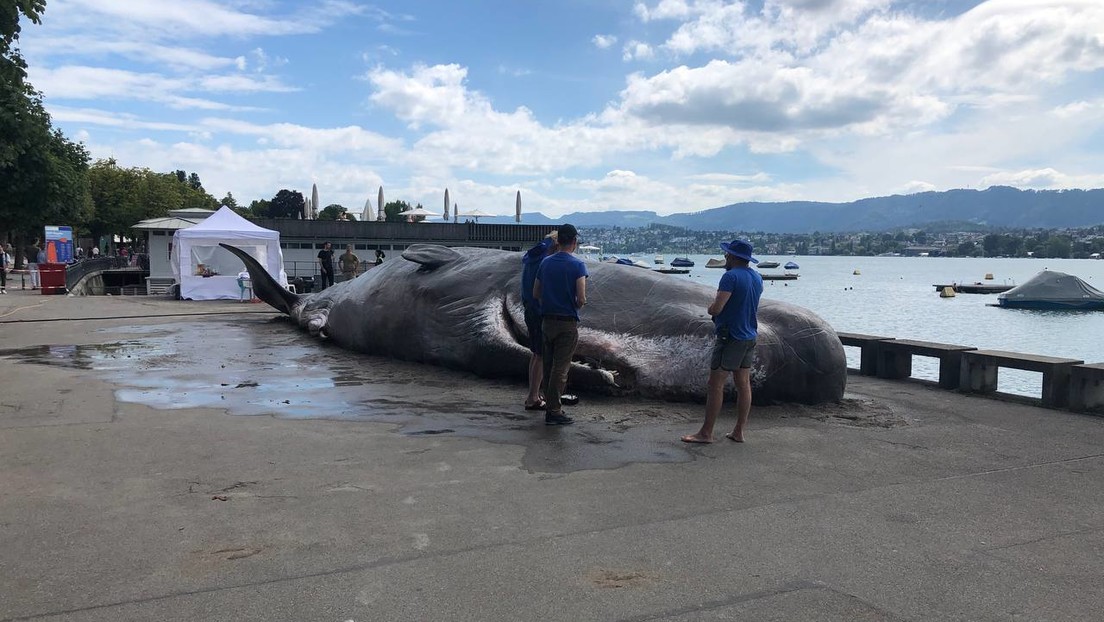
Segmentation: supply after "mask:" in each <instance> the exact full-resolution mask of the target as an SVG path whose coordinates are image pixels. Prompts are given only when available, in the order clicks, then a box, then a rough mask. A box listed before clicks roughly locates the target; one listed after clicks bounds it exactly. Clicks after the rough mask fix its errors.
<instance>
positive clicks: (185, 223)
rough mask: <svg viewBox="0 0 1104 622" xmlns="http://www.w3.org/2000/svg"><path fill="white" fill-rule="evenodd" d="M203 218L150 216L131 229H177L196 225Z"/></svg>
mask: <svg viewBox="0 0 1104 622" xmlns="http://www.w3.org/2000/svg"><path fill="white" fill-rule="evenodd" d="M202 220H203V218H195V217H192V218H174V217H172V216H164V217H162V218H150V219H148V220H143V221H142V222H140V223H138V224H136V225H134V226H133V227H131V229H139V230H147V231H149V230H157V231H176V230H178V229H187V228H188V227H192V226H194V225H195V224H196V223H198V222H201V221H202Z"/></svg>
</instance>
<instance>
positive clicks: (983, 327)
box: [634, 251, 1104, 396]
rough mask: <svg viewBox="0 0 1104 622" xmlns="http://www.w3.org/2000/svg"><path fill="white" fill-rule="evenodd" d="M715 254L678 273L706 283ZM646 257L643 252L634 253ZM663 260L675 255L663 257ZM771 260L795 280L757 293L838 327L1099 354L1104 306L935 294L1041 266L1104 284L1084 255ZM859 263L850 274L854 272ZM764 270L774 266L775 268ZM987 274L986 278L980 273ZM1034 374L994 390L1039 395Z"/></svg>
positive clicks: (1080, 355)
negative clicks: (1009, 304) (1036, 307)
mask: <svg viewBox="0 0 1104 622" xmlns="http://www.w3.org/2000/svg"><path fill="white" fill-rule="evenodd" d="M720 256H721V254H720V252H719V251H718V253H717V254H716V255H712V256H709V255H689V258H690V259H692V260H693V261H694V262H695V264H696V265H695V266H694V267H693V268H691V269H690V274H687V275H669V276H670V278H675V279H677V278H683V279H686V278H688V279H691V280H693V281H695V282H701V283H702V284H704V285H708V286H710V287H715V286H716V284H717V281H718V280H719V279H720V277H721V270H718V269H711V268H706V267H704V266H705V262H706V260H708V259H709V258H710V257H717V258H719V257H720ZM634 257H635V258H638V259H640V260H642V261H645V262H647V263H648V264H651V263H652V256H650V255H635V256H634ZM664 257H665V259H666V261H667V262H668V263H670V261H671V260H672V259H674V258H675V256H674V255H664ZM756 257H757V258H759V259H761V260H764V261H765V260H768V259H769V260H773V261H777V262H779V263H780V264H783V265H784V264H785V263H786V262H787V261H793V262H795V263H797V264H798V265H800V269H798V270H793V271H792V272H797V273H798V274H800V275H801V276H800V278H798V279H797V280H795V281H764V282H763V296H764V298H772V299H775V300H783V301H785V302H789V303H793V304H796V305H800V306H802V307H805V308H807V309H810V310H812V311H814V312H816V313H817V314H818V315H820V316H821V317H822V318H824V319H825V320H827V321H828V323H829V324H831V325H832V327H833V328H835V329H836V330H837V331H840V332H854V333H867V334H871V335H885V336H887V337H897V338H900V339H921V340H926V341H938V342H942V343H953V344H961V345H967V346H975V347H977V348H983V349H994V350H1009V351H1013V352H1023V353H1027V354H1042V355H1047V356H1061V357H1069V358H1077V359H1082V360H1084V361H1085V362H1087V363H1099V362H1102V361H1104V311H1085V312H1067V311H1026V310H1020V309H1001V308H997V307H990V306H988V305H991V304H996V302H997V297H996V295H995V294H958V295H957V296H955V297H954V298H940V297H939V293H938V292H937V291H936V290H935V288H934V287H933V285H934V284H936V283H951V282H958V283H974V282H984V283H998V284H999V283H1008V284H1016V285H1018V284H1020V283H1023V282H1024V281H1026V280H1028V279H1030V278H1031V277H1033V276H1035V275H1036V274H1037V273H1039V272H1040V271H1042V270H1044V269H1050V270H1057V271H1060V272H1065V273H1067V274H1072V275H1074V276H1078V277H1080V278H1082V279H1084V280H1085V281H1086V282H1088V283H1089V284H1090V285H1092V286H1093V287H1095V288H1097V289H1100V290H1104V261H1102V260H1093V259H975V258H957V257H822V256H807V257H806V256H801V257H783V256H768V255H756ZM855 271H858V272H859V274H854V272H855ZM762 272H763V273H765V274H770V273H783V272H787V271H786V270H784V269H782V268H781V267H779V268H774V269H763V270H762ZM987 273H991V274H992V275H993V277H994V279H993V280H992V281H985V280H984V277H985V275H986V274H987ZM846 350H847V356H848V364H849V365H851V366H852V367H858V349H857V348H846ZM913 360H914V362H913V375H914V376H916V377H919V378H924V379H929V380H935V379H936V378H937V377H938V372H939V369H938V363H937V361H936V360H935V359H931V358H928V357H915V358H914V359H913ZM1041 383H1042V378H1041V374H1038V373H1033V372H1020V371H1016V370H1004V369H1002V370H1001V371H1000V376H999V389H1000V390H1001V391H1005V392H1008V393H1016V394H1021V395H1033V396H1037V395H1039V390H1040V387H1041Z"/></svg>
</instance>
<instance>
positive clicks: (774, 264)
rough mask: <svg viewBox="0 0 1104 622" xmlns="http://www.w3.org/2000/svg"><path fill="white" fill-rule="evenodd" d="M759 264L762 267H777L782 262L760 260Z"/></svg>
mask: <svg viewBox="0 0 1104 622" xmlns="http://www.w3.org/2000/svg"><path fill="white" fill-rule="evenodd" d="M758 265H759V267H760V268H777V267H778V266H781V265H782V264H780V263H778V262H777V261H760V262H759V264H758Z"/></svg>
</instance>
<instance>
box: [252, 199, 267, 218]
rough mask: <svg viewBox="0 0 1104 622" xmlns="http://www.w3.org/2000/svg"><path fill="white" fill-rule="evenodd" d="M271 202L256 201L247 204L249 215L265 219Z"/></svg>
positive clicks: (265, 200) (264, 200)
mask: <svg viewBox="0 0 1104 622" xmlns="http://www.w3.org/2000/svg"><path fill="white" fill-rule="evenodd" d="M271 206H272V202H271V201H268V200H267V199H257V200H254V201H253V202H252V203H250V204H249V208H248V209H249V215H251V216H256V217H259V218H267V217H268V210H269V209H271Z"/></svg>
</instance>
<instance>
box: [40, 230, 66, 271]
mask: <svg viewBox="0 0 1104 622" xmlns="http://www.w3.org/2000/svg"><path fill="white" fill-rule="evenodd" d="M44 239H45V240H46V248H45V249H44V250H45V251H46V262H47V263H68V262H70V261H72V259H73V228H72V227H54V226H49V225H48V226H47V227H46V236H45V238H44Z"/></svg>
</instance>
